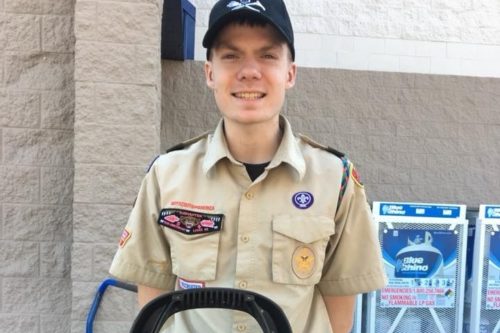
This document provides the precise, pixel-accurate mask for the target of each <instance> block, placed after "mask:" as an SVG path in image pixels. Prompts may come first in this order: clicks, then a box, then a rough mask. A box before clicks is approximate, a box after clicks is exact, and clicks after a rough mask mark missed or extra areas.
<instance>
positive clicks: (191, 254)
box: [170, 231, 220, 281]
mask: <svg viewBox="0 0 500 333" xmlns="http://www.w3.org/2000/svg"><path fill="white" fill-rule="evenodd" d="M219 241H220V231H216V232H210V233H206V234H198V235H185V234H182V233H180V232H175V235H173V237H172V238H171V240H170V251H171V257H172V272H173V273H174V274H175V275H177V276H178V277H180V278H183V279H187V280H196V281H199V280H203V281H213V280H215V278H216V275H217V274H216V273H217V258H218V255H219Z"/></svg>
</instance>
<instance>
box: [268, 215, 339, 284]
mask: <svg viewBox="0 0 500 333" xmlns="http://www.w3.org/2000/svg"><path fill="white" fill-rule="evenodd" d="M334 233H335V222H334V221H333V219H332V218H329V217H326V216H291V215H278V216H275V217H274V219H273V248H272V273H273V281H274V282H276V283H285V284H298V285H313V284H316V283H318V282H319V281H320V279H321V272H322V270H323V263H324V260H325V250H326V246H327V244H328V240H329V239H330V236H331V235H333V234H334Z"/></svg>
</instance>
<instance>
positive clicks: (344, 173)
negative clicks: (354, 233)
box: [337, 157, 351, 210]
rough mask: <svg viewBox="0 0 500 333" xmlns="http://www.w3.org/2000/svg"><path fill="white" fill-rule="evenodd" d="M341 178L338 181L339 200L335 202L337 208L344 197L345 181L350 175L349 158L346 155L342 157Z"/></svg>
mask: <svg viewBox="0 0 500 333" xmlns="http://www.w3.org/2000/svg"><path fill="white" fill-rule="evenodd" d="M341 160H342V168H343V170H342V180H341V182H340V190H339V200H338V202H337V210H338V209H339V207H340V203H341V202H342V199H343V198H344V194H345V190H346V188H347V182H348V181H349V177H350V174H349V173H350V170H351V168H350V167H349V164H350V163H351V162H349V160H348V159H347V158H346V157H342V158H341Z"/></svg>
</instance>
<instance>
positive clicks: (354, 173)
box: [349, 163, 364, 187]
mask: <svg viewBox="0 0 500 333" xmlns="http://www.w3.org/2000/svg"><path fill="white" fill-rule="evenodd" d="M349 173H350V174H351V176H352V180H354V183H355V184H356V185H358V186H359V187H363V186H364V185H363V183H362V182H361V179H360V178H359V173H358V172H357V171H356V168H355V167H354V165H353V164H352V163H351V172H349Z"/></svg>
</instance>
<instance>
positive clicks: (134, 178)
mask: <svg viewBox="0 0 500 333" xmlns="http://www.w3.org/2000/svg"><path fill="white" fill-rule="evenodd" d="M161 10H162V3H161V1H160V0H135V1H101V0H100V1H84V0H77V1H76V4H75V36H76V47H75V98H76V105H75V128H74V130H75V149H74V159H75V176H74V202H73V210H74V212H73V214H74V228H73V247H72V258H71V262H72V270H71V277H72V282H73V285H72V291H73V298H72V301H73V304H72V310H71V317H72V325H71V332H78V333H80V332H84V331H85V319H86V316H87V312H88V310H89V307H90V304H91V302H92V298H93V296H94V292H95V290H96V287H97V286H98V284H99V282H100V281H102V280H103V278H105V277H106V276H107V275H108V274H107V270H108V268H109V265H110V263H111V259H112V257H113V254H114V252H115V250H116V247H117V242H118V238H119V236H120V233H121V230H122V228H123V226H124V224H125V222H126V220H127V216H128V214H129V212H130V209H131V206H132V203H133V201H134V198H135V195H136V193H137V190H138V188H139V184H140V181H141V178H142V177H143V175H144V167H145V166H146V165H147V163H148V161H149V160H150V159H151V158H152V157H153V156H154V155H155V154H157V153H158V152H159V150H160V135H159V132H160V91H161V84H160V83H161V81H160V79H161V76H160V74H161V70H160V23H161ZM135 303H136V302H135V295H134V294H133V293H130V292H127V291H121V290H113V288H110V290H109V291H108V292H106V297H105V298H104V302H103V304H102V305H101V306H100V308H99V313H98V317H97V319H96V322H95V331H96V332H114V333H115V332H116V333H119V332H128V330H129V325H130V322H131V320H132V319H133V318H134V316H135V310H136V305H135Z"/></svg>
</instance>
